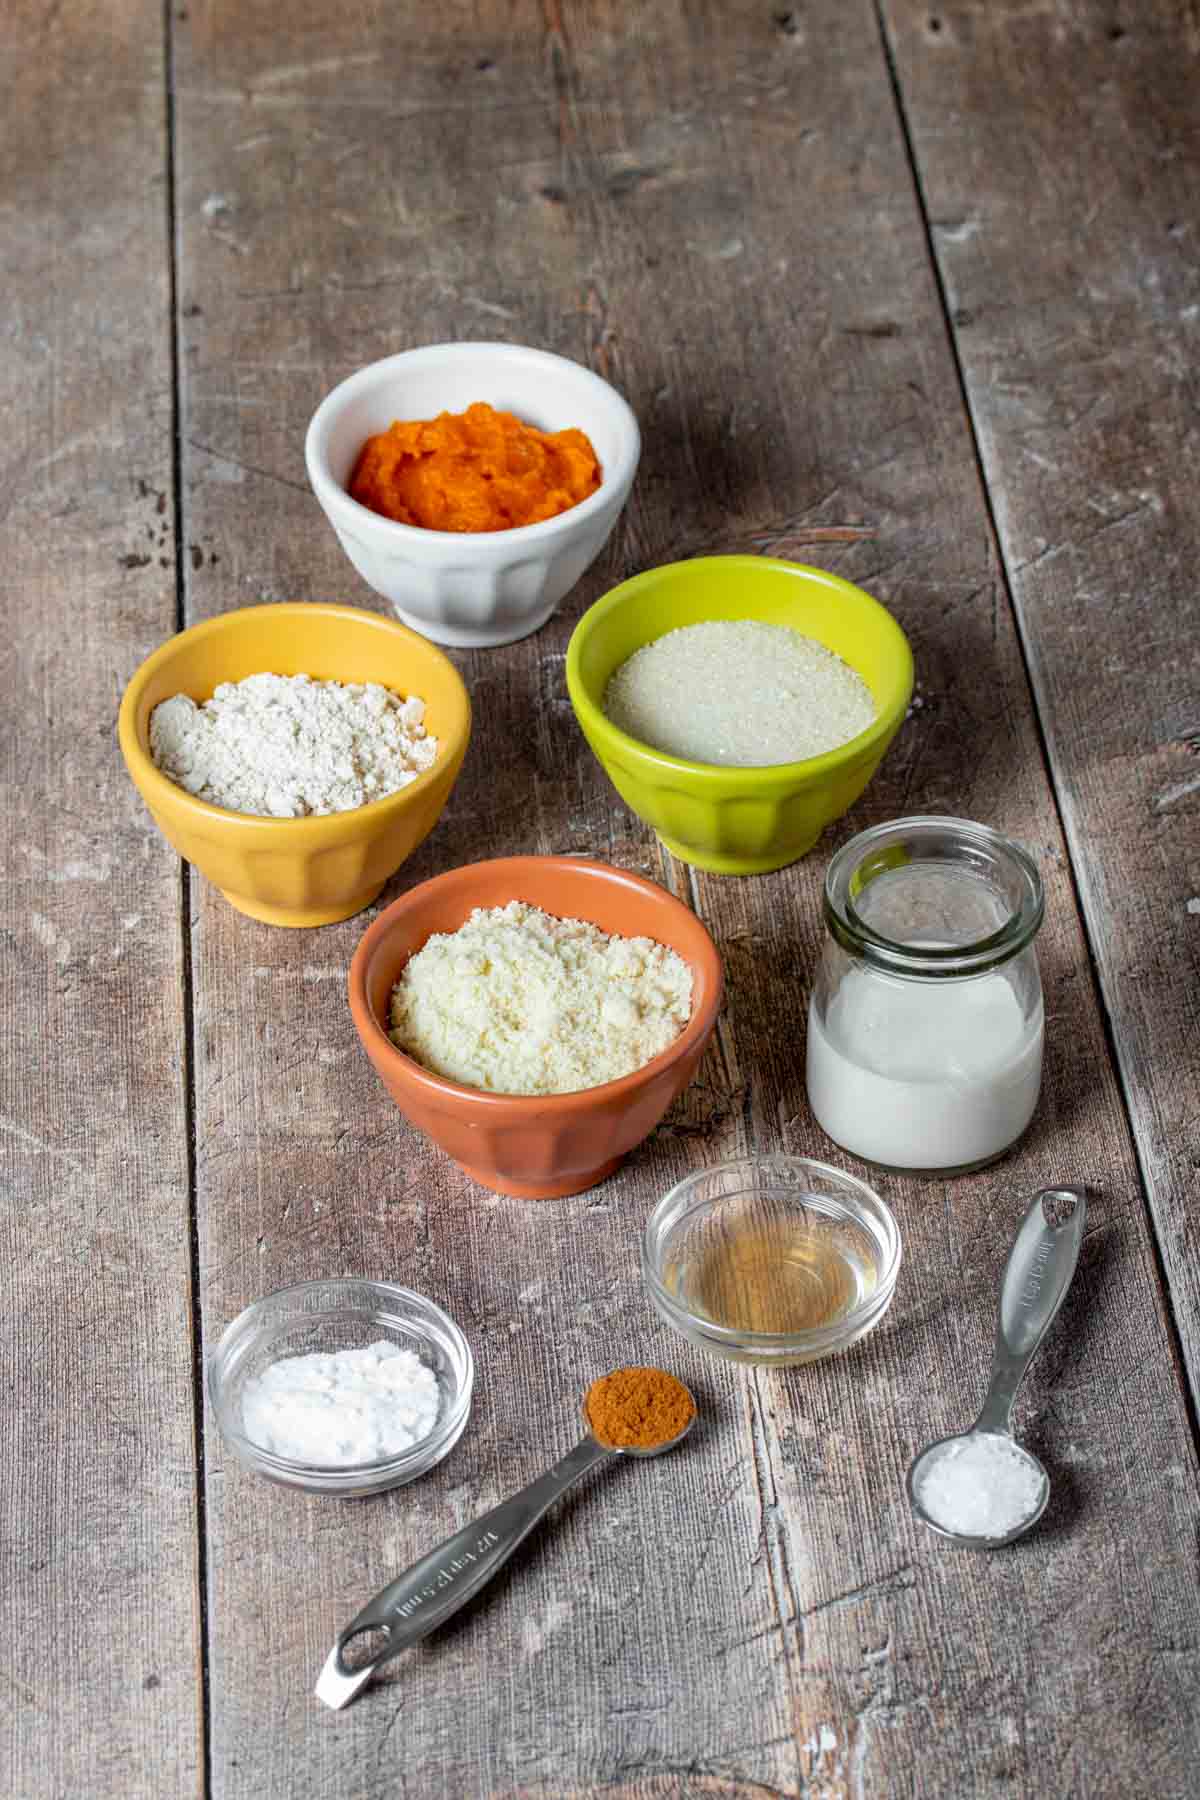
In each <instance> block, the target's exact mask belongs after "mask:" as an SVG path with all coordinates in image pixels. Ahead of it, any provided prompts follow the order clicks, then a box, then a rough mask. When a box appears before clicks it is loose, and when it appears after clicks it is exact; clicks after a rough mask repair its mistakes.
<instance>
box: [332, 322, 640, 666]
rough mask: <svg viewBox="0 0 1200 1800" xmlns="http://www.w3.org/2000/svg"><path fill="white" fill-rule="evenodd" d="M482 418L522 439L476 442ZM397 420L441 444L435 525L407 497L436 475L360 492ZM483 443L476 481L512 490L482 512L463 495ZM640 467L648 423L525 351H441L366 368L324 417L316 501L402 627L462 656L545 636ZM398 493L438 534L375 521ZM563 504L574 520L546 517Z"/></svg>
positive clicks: (505, 435)
mask: <svg viewBox="0 0 1200 1800" xmlns="http://www.w3.org/2000/svg"><path fill="white" fill-rule="evenodd" d="M477 408H486V409H487V413H485V414H483V415H482V417H483V418H484V419H486V418H487V416H488V414H491V415H492V416H493V417H495V416H496V415H504V414H508V415H510V416H511V418H512V420H513V421H515V422H516V429H515V430H513V429H510V428H508V427H504V426H501V427H500V428H499V433H500V434H501V435H496V432H495V428H494V427H493V426H491V425H488V426H487V427H486V428H484V429H481V430H480V431H479V433H478V434H476V433H475V430H474V428H473V427H472V426H471V425H470V424H469V423H468V424H467V425H466V426H465V427H464V425H463V424H462V422H461V421H462V418H463V416H464V415H467V416H469V415H470V414H472V413H475V416H476V418H477V419H479V418H480V414H479V413H478V412H477V411H476V409H477ZM445 415H450V416H451V418H454V417H455V416H457V419H458V421H459V422H458V423H452V424H448V423H447V422H446V420H445V417H444V416H445ZM397 420H399V421H407V422H409V423H408V426H407V429H408V430H409V431H412V430H413V429H415V430H416V432H417V433H418V435H421V434H428V433H429V432H430V431H431V429H432V430H433V431H434V432H435V436H436V437H437V438H439V439H441V440H442V442H441V444H440V450H439V457H440V458H441V459H442V460H444V458H445V455H446V453H447V452H449V454H450V457H451V462H452V464H453V467H452V476H453V479H452V480H451V481H450V482H449V483H444V484H443V487H442V493H441V494H440V496H434V498H433V504H432V506H430V507H429V509H428V510H426V505H427V503H428V502H429V501H430V498H431V497H430V495H429V494H428V493H425V494H424V495H423V496H421V507H420V512H419V513H418V509H417V508H416V507H414V506H413V503H412V502H413V494H412V489H413V488H414V487H416V488H423V487H424V488H428V487H431V486H436V483H437V480H438V479H440V478H438V477H436V476H432V472H431V471H430V470H428V469H426V470H424V471H423V472H421V471H418V469H417V468H416V467H415V466H414V467H412V468H408V469H399V470H398V472H399V475H400V479H399V481H398V482H395V483H394V482H392V480H391V478H390V477H387V476H385V478H384V479H383V480H382V481H380V480H379V475H380V471H379V470H378V469H375V470H373V471H371V472H370V475H369V480H368V485H367V487H366V488H365V489H364V488H362V487H361V486H357V485H356V471H357V469H358V465H359V463H360V460H361V459H362V458H363V449H364V445H366V444H367V442H368V440H369V439H372V438H385V437H388V436H390V432H391V427H392V426H393V425H394V424H395V422H396V421H397ZM525 428H529V430H528V431H526V430H525ZM475 435H478V436H479V438H480V440H481V441H482V443H483V449H482V451H480V450H479V449H478V446H477V447H476V448H475V449H473V450H471V452H470V456H471V458H474V460H475V473H476V474H483V475H484V477H485V479H486V478H488V477H490V479H491V482H492V485H493V486H496V485H497V483H498V484H499V486H500V487H501V488H502V489H503V490H504V493H503V494H502V496H501V501H500V504H499V505H498V506H496V505H494V500H495V496H493V502H492V503H490V504H489V507H488V508H487V509H483V508H481V507H479V506H478V504H477V503H478V500H479V498H480V497H479V495H478V494H476V495H475V497H474V498H470V497H469V495H468V492H467V490H468V488H469V487H471V486H472V484H473V483H474V481H475V475H471V476H470V477H469V479H468V463H469V460H470V459H469V458H468V456H467V454H466V448H467V446H466V439H467V438H470V437H472V436H475ZM551 446H552V447H553V448H548V447H551ZM401 448H403V446H401ZM564 448H565V450H566V451H567V453H568V454H567V455H566V456H565V457H564V456H563V450H564ZM640 453H641V434H640V433H639V431H638V425H637V420H636V419H635V417H634V415H633V413H632V411H631V410H630V408H629V406H628V405H627V403H626V402H625V400H624V399H622V397H621V395H620V394H618V393H617V391H616V389H615V388H613V387H610V386H609V384H608V382H606V381H603V380H601V378H600V376H598V375H594V374H592V372H591V370H590V369H585V368H583V367H582V366H581V365H580V364H579V363H575V362H571V361H569V360H568V359H567V358H566V357H563V356H555V355H553V354H552V353H551V352H549V351H547V350H534V349H531V348H529V347H527V346H525V345H521V344H487V343H478V344H431V345H426V346H424V347H423V348H422V349H419V350H406V351H403V352H402V353H401V354H400V355H399V356H388V357H385V358H384V359H383V360H382V361H381V362H376V363H369V364H368V365H367V366H366V367H365V368H362V369H359V370H358V371H357V372H356V373H355V374H353V375H351V376H349V377H348V378H347V379H346V380H345V381H343V382H341V383H340V385H339V386H338V387H336V388H334V390H333V391H332V393H330V394H328V395H327V396H326V398H325V399H324V400H323V401H322V402H321V404H320V406H319V407H318V408H317V410H316V412H315V413H314V415H313V418H312V422H311V423H310V425H309V428H308V436H307V438H306V440H305V462H306V464H307V468H308V476H309V480H310V481H311V483H312V487H313V492H314V493H315V494H316V496H317V499H318V500H319V501H320V503H321V506H322V507H323V508H324V511H325V514H326V517H327V518H328V519H329V522H330V524H331V525H332V526H333V528H334V530H335V532H336V533H337V536H338V539H339V541H340V543H341V545H342V548H343V550H344V551H345V552H346V555H347V556H348V557H349V559H350V561H351V563H352V564H353V565H354V567H355V569H357V571H358V573H359V574H360V575H361V576H362V578H363V580H364V581H366V582H367V583H368V584H369V585H370V586H371V587H372V588H374V590H375V592H376V593H377V594H381V595H382V596H383V598H384V599H385V600H387V601H388V602H389V604H390V605H391V606H392V608H393V610H394V611H395V613H396V615H397V616H398V617H399V618H400V619H402V620H403V621H404V623H405V624H406V625H410V626H411V627H412V628H413V629H414V630H415V631H419V632H421V633H422V634H423V636H425V637H429V638H433V639H434V641H435V642H436V643H439V644H450V645H454V646H456V647H462V648H474V647H480V646H485V645H489V644H509V643H513V642H514V641H515V640H516V639H517V638H522V637H527V636H528V635H529V634H530V632H534V631H537V630H538V629H539V628H540V627H541V626H542V625H544V624H545V622H546V620H547V619H548V618H549V617H550V615H551V614H552V613H553V612H554V610H555V608H556V607H557V606H558V604H559V602H560V601H561V600H562V599H563V598H564V596H565V595H566V594H567V593H569V592H570V590H571V588H573V587H574V585H575V583H576V582H577V581H578V580H579V578H580V576H581V575H582V574H583V573H584V571H585V570H586V569H587V568H588V567H589V566H590V565H591V564H592V563H593V562H594V561H595V559H596V557H597V556H598V555H599V554H600V551H601V550H602V549H603V547H604V545H605V543H606V542H607V540H608V538H609V536H610V534H611V532H612V529H613V526H614V525H615V524H616V521H617V518H618V516H619V514H620V512H621V508H622V507H623V506H624V504H625V501H626V498H627V497H628V494H629V490H630V487H631V485H632V483H633V478H634V475H635V473H636V470H637V465H638V457H639V455H640ZM388 454H389V455H391V454H393V453H392V452H390V451H389V452H388ZM577 457H578V463H577V462H576V458H577ZM425 460H426V458H425V457H424V455H422V456H421V457H420V459H419V461H421V462H424V461H425ZM523 460H527V461H531V462H532V463H533V464H534V465H535V467H533V468H532V469H530V468H527V467H523V466H522V464H523ZM484 465H486V466H484ZM536 465H540V466H536ZM589 468H590V471H591V473H589ZM363 472H364V474H367V470H366V469H364V471H363ZM593 475H594V477H595V481H594V485H593V479H592V478H593ZM387 487H397V488H398V489H399V490H400V491H399V505H400V509H401V510H404V511H407V512H408V513H409V514H410V516H411V517H412V518H414V519H415V518H417V517H418V516H423V517H425V518H427V519H430V520H434V519H436V521H437V522H436V523H427V524H415V523H409V522H408V520H406V519H405V518H403V517H401V518H387V517H384V515H383V514H382V513H381V512H377V511H375V510H374V503H375V499H376V498H379V497H380V496H381V494H382V492H383V490H384V489H385V488H387ZM519 489H523V490H524V492H523V494H522V493H519V492H517V490H519ZM352 490H354V491H352ZM360 495H361V496H362V497H359V496H360ZM579 495H581V496H582V497H578V496H579ZM364 498H365V499H366V500H368V501H370V504H364V503H363V500H364ZM560 499H561V500H564V501H565V502H566V504H565V506H564V507H563V509H562V510H555V511H551V506H552V505H554V506H557V505H558V504H559V502H560ZM518 502H520V504H518ZM518 518H528V520H529V522H528V523H516V522H515V521H516V520H517V519H518Z"/></svg>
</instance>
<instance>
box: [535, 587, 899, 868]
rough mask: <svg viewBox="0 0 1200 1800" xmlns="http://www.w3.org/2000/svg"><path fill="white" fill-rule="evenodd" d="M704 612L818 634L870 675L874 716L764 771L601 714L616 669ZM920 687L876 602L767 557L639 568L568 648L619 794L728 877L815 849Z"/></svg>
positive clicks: (571, 679)
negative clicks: (642, 737) (842, 738)
mask: <svg viewBox="0 0 1200 1800" xmlns="http://www.w3.org/2000/svg"><path fill="white" fill-rule="evenodd" d="M708 619H761V620H764V621H765V622H766V623H768V624H771V625H790V626H792V627H793V629H795V630H796V631H800V632H803V633H804V635H805V636H806V637H811V638H816V639H817V640H818V641H819V642H820V643H822V644H825V645H826V646H827V647H828V648H829V649H830V650H834V651H836V652H837V654H838V655H839V656H840V657H842V659H843V660H844V661H845V662H847V663H849V664H850V666H851V667H852V668H853V669H856V670H857V671H858V673H859V674H860V675H861V676H862V678H863V680H864V681H865V682H866V684H867V686H868V687H869V688H870V690H871V692H872V694H873V695H874V696H875V704H876V707H877V709H878V716H877V717H876V719H875V722H874V723H873V724H872V725H869V726H868V727H867V729H866V730H865V731H862V732H860V733H859V735H858V736H857V737H856V738H851V740H850V742H849V743H848V744H843V745H841V747H840V748H839V749H837V750H830V751H828V752H827V753H826V754H825V755H824V756H812V757H809V758H808V759H807V760H806V761H804V762H793V763H776V764H774V765H773V766H771V767H769V768H756V769H731V768H724V767H721V768H718V767H716V766H715V765H714V764H711V763H697V762H686V761H684V760H683V758H681V757H678V756H668V755H666V754H665V753H664V752H663V751H661V750H653V749H651V747H650V746H649V744H643V743H640V742H639V741H638V740H637V739H636V738H632V737H629V736H627V734H626V733H625V732H623V731H619V730H618V729H617V727H616V726H615V725H613V724H611V723H610V722H609V720H608V719H607V718H605V716H604V713H603V711H602V702H603V699H604V690H605V687H606V686H607V684H608V680H609V677H610V676H611V675H612V674H613V672H614V671H615V670H616V669H617V668H618V667H619V666H620V664H621V663H623V662H624V661H625V659H626V658H627V657H629V656H632V655H633V652H634V651H635V650H640V649H641V647H642V645H643V644H650V643H653V642H654V640H655V639H656V638H660V637H662V636H663V634H664V633H665V632H668V631H673V630H675V629H676V627H677V626H680V625H697V624H699V623H701V622H702V621H704V620H708ZM912 683H913V663H912V652H911V651H910V650H909V647H908V640H907V638H906V637H905V636H904V633H903V632H902V631H901V629H900V627H899V625H897V623H896V621H895V619H893V618H892V616H891V614H890V613H889V612H887V611H885V609H884V608H883V607H882V606H880V604H879V602H878V601H877V600H872V598H871V596H870V595H869V594H865V593H864V592H863V591H862V589H861V588H856V587H853V586H852V585H851V584H850V582H848V581H842V580H840V579H839V577H838V576H836V575H828V574H826V573H825V571H824V570H822V569H809V568H805V567H804V566H803V565H802V564H800V563H788V562H778V561H772V560H770V559H769V558H766V557H760V556H702V557H697V558H695V559H694V560H693V561H690V562H679V563H668V564H667V565H666V566H665V567H664V568H661V569H648V570H647V571H646V573H645V574H643V575H635V576H634V577H633V579H632V580H631V581H625V582H622V583H621V586H620V587H616V588H613V589H612V591H611V593H608V594H605V595H604V597H603V598H602V599H600V600H597V602H596V604H595V605H594V606H592V607H590V608H589V610H588V611H587V612H586V613H584V615H583V617H582V619H580V621H579V623H578V625H577V626H576V627H575V630H574V632H573V633H572V636H571V642H570V644H569V646H568V648H567V689H568V691H569V693H570V696H571V704H572V706H573V707H574V708H575V716H576V718H577V719H578V720H579V724H580V727H581V729H582V731H583V734H584V736H585V737H586V738H587V741H588V743H589V744H590V745H591V747H592V749H593V751H594V752H595V754H596V756H597V758H598V759H599V761H600V763H601V765H602V767H603V769H604V772H605V774H606V775H607V776H608V778H609V780H610V781H611V782H612V784H613V786H614V787H615V788H616V790H617V792H618V793H619V794H620V796H621V798H622V799H623V800H624V801H625V802H626V804H627V805H628V806H630V807H632V808H633V811H634V812H635V813H636V814H637V815H638V817H639V818H640V819H644V820H645V821H646V823H647V824H648V825H651V826H653V828H654V830H655V831H656V832H657V833H658V835H659V837H660V838H661V839H662V841H663V843H664V844H665V845H666V847H667V849H668V850H670V851H671V852H672V853H673V854H674V855H675V856H678V857H681V858H682V859H683V861H684V862H689V863H695V865H696V866H697V867H698V868H701V869H712V870H714V871H715V872H716V873H717V874H719V875H757V874H762V873H763V872H764V871H766V870H768V869H781V868H782V867H783V866H784V864H785V863H790V862H795V861H796V859H797V858H798V857H801V856H803V855H804V854H805V852H806V851H807V850H810V849H811V848H812V846H813V844H814V843H815V842H816V840H817V838H818V837H819V836H820V835H821V833H822V831H824V829H825V827H826V826H827V825H829V824H832V822H833V820H834V819H838V818H840V817H841V815H842V814H843V813H844V812H846V811H847V810H848V808H849V807H851V806H852V805H853V804H854V802H855V801H856V800H857V799H858V796H859V795H860V794H861V793H862V791H863V789H864V788H865V787H866V785H867V783H868V781H870V779H871V776H872V775H873V774H874V773H875V770H876V768H877V767H878V766H879V762H880V760H881V758H882V756H883V753H884V751H885V750H886V749H887V747H888V745H889V744H890V743H891V741H892V739H893V737H894V736H895V735H896V731H897V729H898V727H899V725H900V722H901V720H902V719H903V717H904V714H905V710H906V708H907V706H908V702H909V697H910V696H911V694H912Z"/></svg>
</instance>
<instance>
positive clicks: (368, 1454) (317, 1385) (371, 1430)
mask: <svg viewBox="0 0 1200 1800" xmlns="http://www.w3.org/2000/svg"><path fill="white" fill-rule="evenodd" d="M440 1405H441V1399H440V1395H439V1392H438V1381H437V1376H436V1375H435V1374H434V1372H433V1370H432V1369H430V1368H428V1367H426V1365H425V1364H424V1363H423V1362H422V1361H421V1359H420V1358H419V1357H418V1356H417V1355H416V1353H415V1352H414V1351H412V1350H402V1349H401V1348H400V1346H399V1345H398V1344H392V1343H389V1342H388V1341H387V1340H386V1339H383V1340H381V1341H380V1342H379V1343H377V1344H370V1345H368V1346H367V1348H366V1349H363V1350H337V1351H334V1352H332V1353H330V1354H324V1353H322V1352H320V1351H317V1352H314V1353H313V1354H312V1355H310V1356H285V1357H282V1358H281V1359H280V1361H279V1362H276V1363H272V1364H271V1366H270V1368H269V1369H267V1370H265V1371H264V1373H263V1374H261V1375H259V1376H257V1377H255V1378H252V1379H251V1380H249V1381H247V1383H246V1385H245V1387H244V1388H243V1390H242V1428H243V1430H244V1431H245V1433H246V1436H247V1437H248V1438H250V1439H251V1440H252V1441H253V1442H254V1443H256V1444H258V1445H260V1446H261V1447H262V1448H263V1449H264V1450H270V1451H273V1452H274V1454H275V1455H276V1456H287V1457H291V1458H292V1459H293V1460H294V1461H295V1462H302V1463H309V1464H312V1465H315V1466H319V1467H321V1468H332V1469H338V1468H348V1467H350V1466H351V1465H352V1464H356V1463H366V1462H376V1461H378V1460H379V1458H380V1457H384V1456H395V1455H396V1454H397V1453H398V1452H399V1451H401V1450H409V1449H411V1448H412V1446H413V1445H414V1444H419V1443H420V1442H421V1439H422V1438H427V1437H428V1436H429V1433H430V1432H431V1431H432V1430H433V1428H434V1426H435V1424H436V1423H437V1416H438V1411H439V1409H440Z"/></svg>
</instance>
